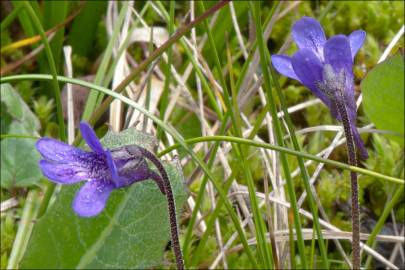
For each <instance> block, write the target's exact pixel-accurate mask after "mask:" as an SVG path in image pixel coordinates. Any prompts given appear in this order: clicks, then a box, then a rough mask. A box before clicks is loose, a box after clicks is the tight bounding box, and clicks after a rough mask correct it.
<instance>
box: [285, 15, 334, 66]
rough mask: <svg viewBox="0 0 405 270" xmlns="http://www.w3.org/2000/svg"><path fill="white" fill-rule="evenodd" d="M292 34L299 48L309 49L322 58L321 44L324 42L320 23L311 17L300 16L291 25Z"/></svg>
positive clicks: (324, 38)
mask: <svg viewBox="0 0 405 270" xmlns="http://www.w3.org/2000/svg"><path fill="white" fill-rule="evenodd" d="M292 35H293V37H294V41H295V43H297V46H298V48H299V49H309V50H312V51H313V52H314V53H316V54H317V55H318V57H319V59H320V60H323V50H322V48H323V45H324V44H325V42H326V37H325V33H324V31H323V28H322V26H321V24H320V23H319V22H318V21H317V20H315V19H314V18H311V17H302V18H301V19H300V20H298V21H297V22H296V23H294V25H293V27H292Z"/></svg>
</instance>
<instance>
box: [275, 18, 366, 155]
mask: <svg viewBox="0 0 405 270" xmlns="http://www.w3.org/2000/svg"><path fill="white" fill-rule="evenodd" d="M292 34H293V38H294V40H295V42H296V43H297V46H298V48H299V50H298V51H297V52H296V53H295V54H294V55H293V56H292V57H289V56H286V55H273V56H272V57H271V62H272V63H273V66H274V67H275V68H276V70H277V71H278V72H280V73H281V74H283V75H284V76H287V77H289V78H292V79H295V80H297V81H299V82H301V83H302V84H303V85H305V86H306V87H308V88H309V90H311V91H312V92H313V93H314V94H315V95H316V96H317V97H318V98H319V99H321V100H322V102H323V103H324V104H325V105H326V106H328V107H329V109H330V111H331V113H332V115H333V117H334V118H336V119H337V120H338V121H342V118H341V116H340V114H339V111H338V109H337V107H336V104H335V102H333V100H331V95H330V94H328V93H326V92H325V91H324V89H320V87H319V85H320V84H324V83H325V78H324V74H325V67H326V66H328V65H329V66H331V67H332V69H333V70H334V72H335V74H336V76H335V77H336V78H337V77H338V74H339V73H341V72H342V71H343V73H344V76H345V89H344V95H343V96H344V104H345V105H346V107H347V111H348V114H349V120H350V124H351V129H352V133H353V137H354V140H355V142H356V146H357V148H358V149H359V151H360V155H361V157H362V158H364V159H366V158H367V157H368V154H367V150H366V148H365V147H364V144H363V141H362V140H361V138H360V135H359V133H358V131H357V129H356V125H355V123H356V118H357V113H356V103H355V99H354V83H353V79H354V75H353V59H354V57H355V55H356V53H357V51H358V50H359V49H360V47H361V46H362V45H363V42H364V39H365V36H366V33H365V32H364V31H362V30H357V31H354V32H352V33H351V34H350V35H349V36H345V35H336V36H333V37H331V38H330V39H328V40H327V39H326V37H325V33H324V31H323V29H322V26H321V25H320V23H319V22H318V21H317V20H315V19H313V18H310V17H303V18H301V19H300V20H298V21H297V22H296V23H295V24H294V25H293V28H292Z"/></svg>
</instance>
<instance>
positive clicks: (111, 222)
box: [21, 129, 186, 269]
mask: <svg viewBox="0 0 405 270" xmlns="http://www.w3.org/2000/svg"><path fill="white" fill-rule="evenodd" d="M102 142H103V144H104V146H106V147H108V148H113V147H118V146H122V145H128V144H137V145H140V146H143V147H145V148H149V149H150V148H151V146H152V147H153V145H154V142H155V140H154V139H153V137H151V136H148V135H145V134H142V133H140V132H136V131H135V130H134V129H128V130H125V131H124V132H122V133H119V134H113V133H108V134H107V135H106V137H105V138H104V139H103V140H102ZM165 168H166V170H167V173H168V175H169V178H170V182H171V185H172V188H173V193H174V196H175V200H176V206H177V210H178V212H179V210H180V209H181V206H182V205H183V203H184V201H185V199H186V194H185V191H184V187H183V174H182V170H181V168H180V166H179V165H178V163H177V162H170V163H166V164H165ZM81 185H82V184H76V185H71V186H63V188H62V190H61V192H60V194H59V195H58V197H57V199H56V201H55V202H54V204H53V205H52V206H51V207H50V209H49V210H48V211H47V213H46V214H45V215H44V216H43V217H42V218H41V219H40V220H39V221H38V223H37V225H36V226H35V228H34V231H33V234H32V237H31V240H30V242H29V244H28V248H27V252H26V254H25V255H24V257H23V260H22V262H21V268H125V269H128V268H135V269H140V268H151V267H156V266H159V265H160V264H161V263H162V259H163V255H164V250H165V247H166V244H167V242H168V241H169V239H170V234H169V220H168V213H167V203H166V197H165V196H164V195H162V194H161V192H160V191H159V189H158V187H157V185H156V184H155V183H154V182H153V181H143V182H140V183H135V184H133V185H132V186H130V187H129V188H124V189H118V190H114V191H113V192H112V194H111V196H110V198H109V201H108V203H107V207H106V209H105V210H104V211H103V212H102V213H101V214H100V215H99V216H97V217H93V218H82V217H78V216H77V215H76V214H75V213H74V212H73V210H72V208H71V204H72V201H73V198H74V195H75V193H76V192H77V190H78V189H79V187H80V186H81ZM44 258H46V259H44Z"/></svg>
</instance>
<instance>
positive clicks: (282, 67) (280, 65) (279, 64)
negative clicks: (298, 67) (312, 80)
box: [271, 54, 301, 82]
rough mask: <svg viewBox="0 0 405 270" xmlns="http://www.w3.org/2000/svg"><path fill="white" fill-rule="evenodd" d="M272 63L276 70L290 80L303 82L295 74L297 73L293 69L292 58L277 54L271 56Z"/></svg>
mask: <svg viewBox="0 0 405 270" xmlns="http://www.w3.org/2000/svg"><path fill="white" fill-rule="evenodd" d="M271 62H272V64H273V66H274V68H275V69H276V70H277V71H278V72H279V73H281V74H283V75H284V76H286V77H288V78H291V79H294V80H297V81H299V82H301V81H300V79H299V78H298V76H297V75H296V74H295V71H294V69H293V67H292V63H291V57H289V56H286V55H281V54H275V55H272V56H271Z"/></svg>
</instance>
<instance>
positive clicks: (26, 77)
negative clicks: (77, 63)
mask: <svg viewBox="0 0 405 270" xmlns="http://www.w3.org/2000/svg"><path fill="white" fill-rule="evenodd" d="M57 79H58V81H60V82H65V83H72V84H76V85H81V86H84V87H87V88H91V89H94V90H96V91H100V92H103V93H105V94H107V95H110V96H112V97H114V98H116V99H119V100H121V101H122V102H124V103H126V104H128V105H129V106H131V107H132V108H134V109H136V110H138V111H140V112H141V113H143V114H145V115H146V116H147V117H149V118H150V119H152V120H153V121H154V122H155V123H156V124H157V125H158V126H160V127H162V128H163V129H164V130H165V131H166V132H168V133H169V134H171V135H172V136H173V137H174V139H175V140H176V141H177V143H176V144H174V145H172V146H170V147H168V148H166V149H165V150H164V151H162V152H160V153H159V154H158V156H163V155H164V154H167V153H169V152H170V151H172V150H174V149H177V148H180V147H183V148H184V149H186V151H187V152H188V153H189V154H190V155H191V156H192V158H193V159H194V160H195V161H196V162H197V163H198V164H199V165H201V164H202V163H201V164H200V160H199V159H198V158H197V157H196V156H195V155H194V153H193V152H192V151H191V150H190V149H189V148H188V147H187V145H188V144H193V143H199V142H208V141H216V142H218V141H226V142H235V143H241V144H247V145H251V146H255V147H262V148H265V149H271V150H275V151H280V152H284V153H286V154H289V155H293V156H300V157H303V158H305V159H309V160H313V161H316V162H321V163H324V164H328V165H332V166H334V167H336V168H340V169H344V170H349V171H355V172H357V173H361V174H364V175H369V176H372V177H376V178H378V179H382V180H386V181H390V182H393V183H397V184H401V185H404V184H405V182H404V180H403V179H400V178H397V177H392V176H388V175H384V174H381V173H378V172H374V171H371V170H367V169H364V168H360V167H356V166H351V165H348V164H346V163H342V162H339V161H335V160H331V159H324V158H321V157H318V156H316V155H311V154H308V153H303V152H300V151H296V150H292V149H290V148H287V147H281V146H278V145H272V144H269V143H263V142H259V141H255V140H251V139H245V138H237V137H231V136H205V137H196V138H192V139H187V140H185V139H183V138H181V137H180V135H179V134H178V133H177V132H176V131H175V130H174V129H173V128H171V127H170V126H168V125H165V123H163V122H162V121H161V120H160V119H159V118H157V117H155V116H154V115H153V114H152V113H150V112H149V111H147V110H145V108H143V107H142V106H140V105H139V104H137V103H135V102H133V101H132V100H130V99H128V98H127V97H125V96H122V95H120V94H118V93H115V92H113V91H111V90H110V89H108V88H105V87H103V86H99V85H96V84H94V83H90V82H86V81H83V80H79V79H73V78H68V77H65V76H57ZM21 80H39V81H50V80H52V76H51V75H46V74H24V75H12V76H6V77H0V84H1V83H8V82H12V81H21ZM74 145H76V144H74ZM202 168H203V171H204V172H206V173H208V175H210V177H211V174H210V173H209V172H208V171H206V168H204V166H202Z"/></svg>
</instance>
